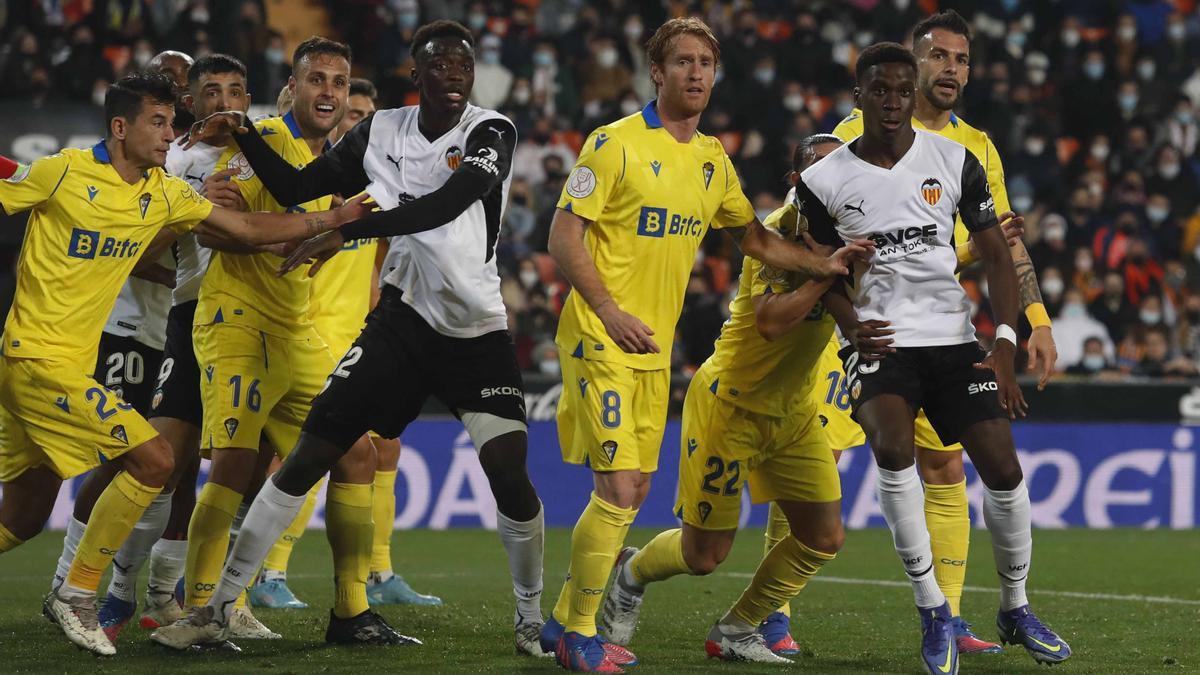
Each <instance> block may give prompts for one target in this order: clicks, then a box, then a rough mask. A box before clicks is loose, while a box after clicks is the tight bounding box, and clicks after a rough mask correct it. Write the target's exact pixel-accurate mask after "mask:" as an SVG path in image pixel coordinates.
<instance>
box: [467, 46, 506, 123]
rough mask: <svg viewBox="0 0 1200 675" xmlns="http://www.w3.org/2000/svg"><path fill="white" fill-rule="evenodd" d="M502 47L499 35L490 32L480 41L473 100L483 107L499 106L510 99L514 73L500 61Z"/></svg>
mask: <svg viewBox="0 0 1200 675" xmlns="http://www.w3.org/2000/svg"><path fill="white" fill-rule="evenodd" d="M500 48H501V40H500V36H498V35H493V34H491V33H488V34H487V35H484V36H483V38H482V39H481V40H480V41H479V52H478V55H479V56H478V58H477V59H476V61H475V86H474V87H472V89H471V102H472V103H474V104H475V105H477V106H479V107H481V108H499V107H500V105H501V104H502V103H504V102H505V101H506V100H508V92H509V90H510V89H512V83H513V74H512V71H511V70H509V69H508V68H506V67H504V64H503V63H501V62H500Z"/></svg>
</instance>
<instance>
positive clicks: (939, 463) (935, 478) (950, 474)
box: [917, 448, 966, 485]
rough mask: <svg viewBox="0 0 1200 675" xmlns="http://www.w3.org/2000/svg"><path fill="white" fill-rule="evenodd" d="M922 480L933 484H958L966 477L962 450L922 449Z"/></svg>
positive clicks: (918, 452) (919, 451) (920, 455)
mask: <svg viewBox="0 0 1200 675" xmlns="http://www.w3.org/2000/svg"><path fill="white" fill-rule="evenodd" d="M917 455H918V456H919V457H920V458H921V461H920V462H919V464H920V470H921V480H923V481H925V482H926V483H930V484H933V485H957V484H959V483H961V482H963V481H964V480H965V479H966V474H965V473H964V472H963V462H962V453H961V452H941V451H937V450H927V449H924V448H922V449H920V450H918V451H917Z"/></svg>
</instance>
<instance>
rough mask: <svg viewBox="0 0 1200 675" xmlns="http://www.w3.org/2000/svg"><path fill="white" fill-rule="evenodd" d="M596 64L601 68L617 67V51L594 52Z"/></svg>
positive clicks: (603, 50)
mask: <svg viewBox="0 0 1200 675" xmlns="http://www.w3.org/2000/svg"><path fill="white" fill-rule="evenodd" d="M596 64H597V65H599V66H600V67H601V68H612V67H613V66H615V65H617V50H615V49H601V50H600V51H598V52H596Z"/></svg>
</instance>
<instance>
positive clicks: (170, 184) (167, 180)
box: [163, 176, 213, 234]
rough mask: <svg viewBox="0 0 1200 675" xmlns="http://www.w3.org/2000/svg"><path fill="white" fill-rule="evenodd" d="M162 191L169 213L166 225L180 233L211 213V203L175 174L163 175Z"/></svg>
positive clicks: (194, 225)
mask: <svg viewBox="0 0 1200 675" xmlns="http://www.w3.org/2000/svg"><path fill="white" fill-rule="evenodd" d="M163 180H164V183H163V191H164V192H165V193H166V195H167V205H168V206H169V208H170V215H168V216H167V223H166V227H167V228H169V229H170V230H172V231H174V232H178V233H180V234H182V233H184V232H188V231H190V230H191V229H192V228H194V227H196V225H197V224H198V223H199V222H200V221H202V220H204V219H205V218H207V217H208V214H210V213H212V210H213V203H212V202H210V201H208V200H207V199H205V198H204V197H201V196H200V195H199V194H198V193H197V192H196V191H195V190H193V189H192V186H191V185H188V184H187V182H186V181H184V180H183V179H180V178H176V177H175V176H164V179H163Z"/></svg>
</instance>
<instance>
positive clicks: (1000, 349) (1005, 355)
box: [975, 340, 1029, 420]
mask: <svg viewBox="0 0 1200 675" xmlns="http://www.w3.org/2000/svg"><path fill="white" fill-rule="evenodd" d="M1016 349H1017V348H1016V347H1015V346H1013V344H1012V343H1011V342H1009V341H1008V340H996V344H995V345H994V346H993V347H992V352H991V353H990V354H988V355H987V358H985V359H984V360H983V361H981V362H979V363H976V364H975V367H976V368H979V369H980V370H990V371H992V372H993V373H995V374H996V393H997V395H999V397H1000V407H1001V408H1004V409H1005V410H1006V411H1008V419H1010V420H1015V419H1017V416H1021V417H1024V416H1025V414H1026V413H1027V412H1029V404H1028V403H1026V402H1025V394H1024V393H1022V392H1021V387H1020V385H1018V384H1017V375H1016V373H1014V372H1013V358H1014V357H1015V356H1016Z"/></svg>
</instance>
